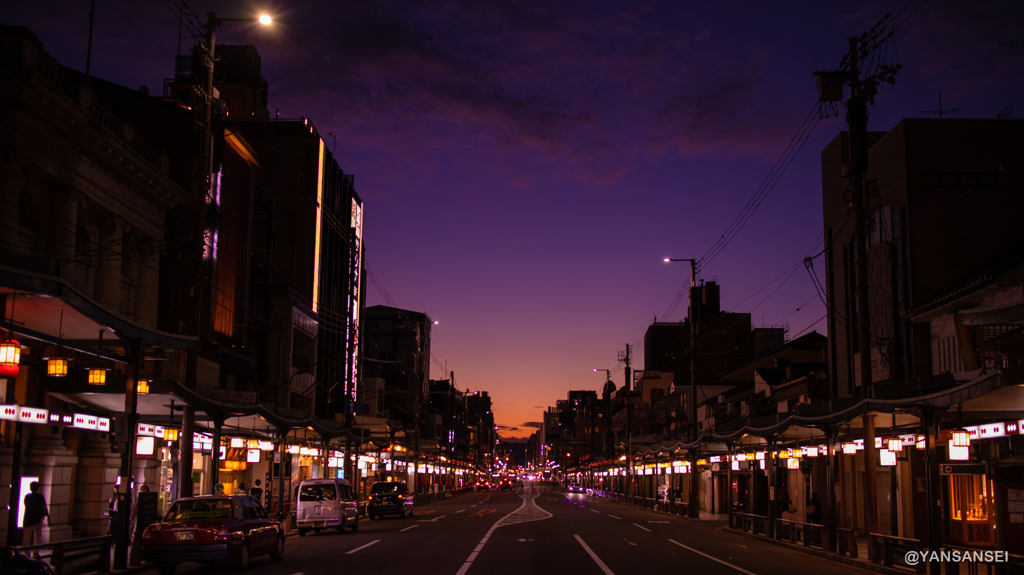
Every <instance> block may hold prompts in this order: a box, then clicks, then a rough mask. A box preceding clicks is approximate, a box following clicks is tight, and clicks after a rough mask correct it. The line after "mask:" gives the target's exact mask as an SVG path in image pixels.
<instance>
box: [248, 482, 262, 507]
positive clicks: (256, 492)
mask: <svg viewBox="0 0 1024 575" xmlns="http://www.w3.org/2000/svg"><path fill="white" fill-rule="evenodd" d="M249 495H251V496H253V497H255V498H256V501H259V502H260V503H262V502H263V490H262V489H260V480H259V479H257V480H256V484H255V485H253V486H252V489H250V490H249Z"/></svg>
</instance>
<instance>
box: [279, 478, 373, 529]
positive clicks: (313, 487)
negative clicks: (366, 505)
mask: <svg viewBox="0 0 1024 575" xmlns="http://www.w3.org/2000/svg"><path fill="white" fill-rule="evenodd" d="M295 500H296V501H297V502H298V505H297V508H296V512H295V524H296V527H297V528H298V531H299V537H305V536H306V533H307V532H309V530H310V529H312V530H313V531H315V532H317V533H319V532H320V530H321V529H337V530H338V531H339V532H340V533H344V532H345V528H346V527H351V528H352V531H359V505H358V503H357V502H356V498H355V495H354V494H353V493H352V486H351V485H350V484H349V482H348V481H347V480H345V479H306V480H305V481H303V482H302V483H300V484H299V489H298V493H297V497H296V498H295Z"/></svg>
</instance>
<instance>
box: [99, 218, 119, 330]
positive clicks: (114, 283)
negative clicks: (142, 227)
mask: <svg viewBox="0 0 1024 575" xmlns="http://www.w3.org/2000/svg"><path fill="white" fill-rule="evenodd" d="M122 239H123V228H122V226H121V223H120V222H118V221H117V220H113V219H110V220H107V221H105V222H103V223H101V224H100V245H99V263H98V265H97V266H96V295H95V298H96V301H98V302H99V303H100V304H101V305H103V306H104V307H106V308H107V310H108V311H111V312H114V313H119V311H120V306H121V243H122Z"/></svg>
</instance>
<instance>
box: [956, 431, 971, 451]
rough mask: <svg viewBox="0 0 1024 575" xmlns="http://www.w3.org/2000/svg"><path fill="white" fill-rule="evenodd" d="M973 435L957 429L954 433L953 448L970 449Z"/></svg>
mask: <svg viewBox="0 0 1024 575" xmlns="http://www.w3.org/2000/svg"><path fill="white" fill-rule="evenodd" d="M970 446H971V434H970V433H969V432H967V430H964V429H957V430H955V431H954V432H953V447H970Z"/></svg>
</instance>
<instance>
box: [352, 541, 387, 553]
mask: <svg viewBox="0 0 1024 575" xmlns="http://www.w3.org/2000/svg"><path fill="white" fill-rule="evenodd" d="M377 543H380V539H378V540H376V541H370V542H369V543H367V544H366V545H363V546H362V547H356V548H355V549H353V550H351V551H348V552H346V553H345V555H351V554H353V553H355V552H356V551H362V550H363V549H366V548H367V547H369V546H370V545H376V544H377Z"/></svg>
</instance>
